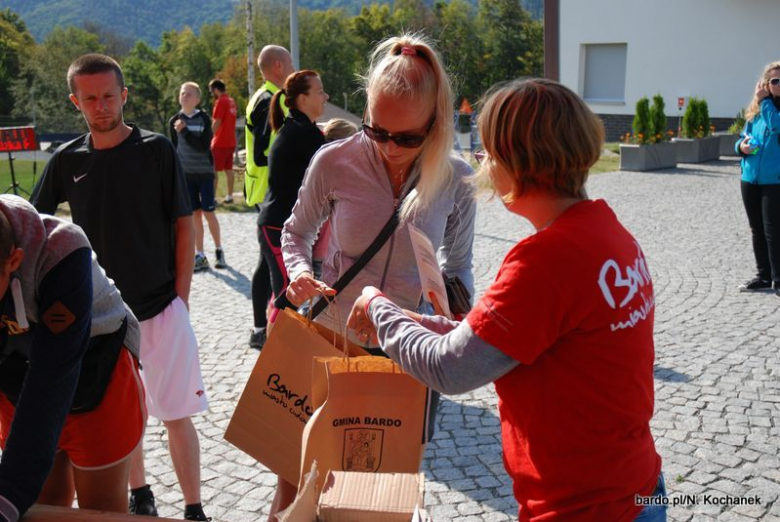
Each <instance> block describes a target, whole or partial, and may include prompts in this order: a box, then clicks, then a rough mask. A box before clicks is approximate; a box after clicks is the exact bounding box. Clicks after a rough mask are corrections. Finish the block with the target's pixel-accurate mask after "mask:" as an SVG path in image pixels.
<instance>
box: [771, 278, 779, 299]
mask: <svg viewBox="0 0 780 522" xmlns="http://www.w3.org/2000/svg"><path fill="white" fill-rule="evenodd" d="M772 289H773V290H774V291H775V295H776V296H777V297H780V281H772Z"/></svg>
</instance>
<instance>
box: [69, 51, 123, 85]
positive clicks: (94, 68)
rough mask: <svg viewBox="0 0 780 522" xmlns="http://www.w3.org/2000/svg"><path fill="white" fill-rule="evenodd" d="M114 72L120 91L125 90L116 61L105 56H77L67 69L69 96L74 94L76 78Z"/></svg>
mask: <svg viewBox="0 0 780 522" xmlns="http://www.w3.org/2000/svg"><path fill="white" fill-rule="evenodd" d="M109 71H114V74H116V80H117V83H118V84H119V88H120V89H124V88H125V77H124V75H123V74H122V68H121V67H120V66H119V64H118V63H117V61H116V60H114V59H113V58H111V57H110V56H106V55H105V54H97V53H90V54H85V55H82V56H79V57H78V58H76V59H75V60H74V61H73V63H71V64H70V67H68V88H69V89H70V92H71V94H76V82H75V81H74V78H75V77H76V76H82V75H89V74H100V73H105V72H109Z"/></svg>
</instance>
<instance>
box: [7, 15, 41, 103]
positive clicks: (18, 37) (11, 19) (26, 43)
mask: <svg viewBox="0 0 780 522" xmlns="http://www.w3.org/2000/svg"><path fill="white" fill-rule="evenodd" d="M34 47H35V40H33V37H32V35H31V34H30V33H29V32H28V31H27V27H26V26H25V25H24V22H23V21H22V19H21V18H20V17H19V15H17V14H16V13H14V12H12V11H11V10H10V9H6V10H4V11H0V114H4V115H7V114H11V109H12V108H13V107H14V105H15V104H16V102H17V101H16V100H15V99H14V97H13V96H12V95H11V86H12V84H13V80H14V79H15V78H18V77H19V73H20V72H21V70H22V65H21V64H22V63H23V62H26V61H29V56H30V54H31V53H32V51H33V48H34Z"/></svg>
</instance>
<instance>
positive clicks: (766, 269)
mask: <svg viewBox="0 0 780 522" xmlns="http://www.w3.org/2000/svg"><path fill="white" fill-rule="evenodd" d="M745 119H746V120H747V124H746V125H745V129H744V130H743V131H742V134H741V138H742V139H741V140H740V141H738V142H737V144H736V150H737V152H738V153H739V154H740V155H741V156H742V184H741V189H742V202H743V203H744V205H745V211H746V212H747V217H748V223H749V224H750V234H751V236H752V238H753V254H754V256H755V258H756V276H755V277H754V278H753V279H751V280H750V281H748V282H747V283H744V284H742V285H740V287H739V289H740V291H742V292H753V291H758V290H770V289H771V290H773V291H774V293H775V295H777V296H778V297H780V142H779V141H778V139H780V61H778V62H772V63H770V64H768V65H767V66H766V67H764V71H763V72H762V74H761V77H760V78H759V80H758V83H757V84H756V88H755V92H754V94H753V100H752V101H751V102H750V105H749V106H748V108H747V110H746V111H745Z"/></svg>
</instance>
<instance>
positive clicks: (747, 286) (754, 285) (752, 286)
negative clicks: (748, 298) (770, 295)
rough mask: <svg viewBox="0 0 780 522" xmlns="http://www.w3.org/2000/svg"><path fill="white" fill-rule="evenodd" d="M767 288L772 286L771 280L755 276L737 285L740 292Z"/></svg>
mask: <svg viewBox="0 0 780 522" xmlns="http://www.w3.org/2000/svg"><path fill="white" fill-rule="evenodd" d="M768 288H772V282H771V281H767V280H766V279H761V278H760V277H756V278H755V279H751V280H750V281H748V282H747V283H742V284H741V285H739V291H740V292H755V291H756V290H766V289H768Z"/></svg>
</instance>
